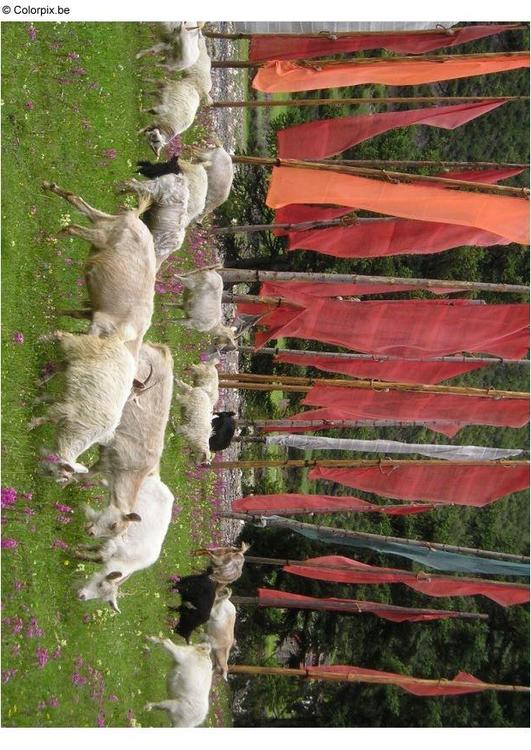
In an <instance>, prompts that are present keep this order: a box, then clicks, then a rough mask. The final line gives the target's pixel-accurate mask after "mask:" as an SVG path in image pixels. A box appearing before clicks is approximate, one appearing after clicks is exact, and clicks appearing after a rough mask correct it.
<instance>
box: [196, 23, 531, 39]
mask: <svg viewBox="0 0 531 750" xmlns="http://www.w3.org/2000/svg"><path fill="white" fill-rule="evenodd" d="M466 26H467V24H464V27H461V26H450V27H448V28H446V27H437V28H433V29H397V30H393V31H328V30H327V29H323V31H306V32H304V31H298V32H295V31H279V32H276V31H270V32H263V31H262V32H253V31H237V32H227V31H203V36H206V37H210V38H211V39H255V38H261V39H264V38H265V39H267V38H268V37H272V36H273V37H277V36H279V37H282V38H286V39H298V38H300V39H307V38H309V39H312V38H313V39H323V38H325V39H332V40H334V39H338V38H341V39H344V38H345V37H347V38H348V37H354V38H356V37H365V36H368V37H372V36H374V37H379V36H382V34H385V36H390V37H397V38H398V39H400V38H401V37H402V36H409V35H411V34H414V35H415V36H425V35H426V34H427V35H432V36H433V35H434V34H439V35H441V36H443V37H444V36H448V37H452V36H454V35H455V32H456V31H460V30H461V28H466ZM504 26H505V28H504V29H503V31H500V32H498V33H500V34H503V32H504V31H516V30H517V29H527V28H529V26H528V25H527V24H525V23H508V24H504Z"/></svg>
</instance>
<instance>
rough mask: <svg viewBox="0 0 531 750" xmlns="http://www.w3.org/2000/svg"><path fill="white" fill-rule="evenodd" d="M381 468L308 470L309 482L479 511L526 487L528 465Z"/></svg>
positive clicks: (441, 465)
mask: <svg viewBox="0 0 531 750" xmlns="http://www.w3.org/2000/svg"><path fill="white" fill-rule="evenodd" d="M415 464H418V465H412V464H408V465H407V466H400V465H399V464H395V465H387V466H386V465H381V466H376V467H372V466H368V467H363V468H351V469H348V468H345V469H343V468H326V467H323V466H316V467H314V468H313V469H311V471H310V473H309V475H308V476H309V479H320V480H323V479H324V480H328V481H331V482H338V483H339V484H342V485H343V486H345V487H352V488H353V489H356V490H363V491H364V492H372V493H374V494H376V495H380V496H381V497H387V498H393V499H395V500H407V501H409V502H412V501H420V502H423V503H437V504H441V505H471V506H475V507H477V508H482V507H484V506H485V505H488V504H489V503H492V502H494V501H495V500H499V499H500V498H502V497H505V496H506V495H510V494H511V493H513V492H520V491H521V490H525V489H527V488H528V487H529V465H528V464H527V463H524V464H521V463H516V462H513V463H512V462H507V463H505V464H496V463H495V464H492V465H491V466H474V465H470V466H457V465H455V464H452V463H447V464H446V463H444V464H443V463H441V464H431V465H428V464H426V463H424V462H423V461H417V462H415Z"/></svg>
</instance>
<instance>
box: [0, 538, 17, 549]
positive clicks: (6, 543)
mask: <svg viewBox="0 0 531 750" xmlns="http://www.w3.org/2000/svg"><path fill="white" fill-rule="evenodd" d="M17 546H18V542H17V540H16V539H2V549H14V548H15V547H17Z"/></svg>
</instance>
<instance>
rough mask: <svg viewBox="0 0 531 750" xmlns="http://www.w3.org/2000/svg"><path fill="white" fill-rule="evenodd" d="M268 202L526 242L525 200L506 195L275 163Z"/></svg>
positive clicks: (527, 203) (527, 227)
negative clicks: (337, 208)
mask: <svg viewBox="0 0 531 750" xmlns="http://www.w3.org/2000/svg"><path fill="white" fill-rule="evenodd" d="M266 203H267V205H268V206H269V207H270V208H280V207H281V206H285V205H288V204H290V203H316V204H327V205H343V206H350V207H351V208H357V209H364V210H366V211H374V212H376V213H381V214H390V215H391V216H398V217H401V218H405V219H416V220H422V221H433V222H439V223H443V224H457V225H459V226H470V227H475V228H476V229H482V230H484V231H487V232H491V233H492V234H496V235H499V236H503V237H506V238H507V239H509V240H511V242H519V243H521V244H529V201H528V200H526V198H514V197H512V196H507V195H491V194H486V193H475V192H467V191H462V190H456V189H450V188H448V189H444V190H441V189H440V187H434V186H433V185H425V184H414V183H413V184H407V183H398V184H394V183H390V182H384V181H382V180H377V179H369V178H367V177H358V176H357V175H352V174H346V173H344V172H332V171H329V170H326V169H304V168H295V167H274V168H273V174H272V178H271V182H270V185H269V192H268V194H267V201H266Z"/></svg>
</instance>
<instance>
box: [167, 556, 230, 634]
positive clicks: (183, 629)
mask: <svg viewBox="0 0 531 750" xmlns="http://www.w3.org/2000/svg"><path fill="white" fill-rule="evenodd" d="M211 570H212V569H211V568H208V569H207V570H205V571H203V573H199V574H196V575H191V576H185V577H184V578H181V579H180V581H177V583H174V584H173V586H172V588H173V589H174V590H175V591H178V592H179V594H180V595H181V604H180V605H179V606H178V607H170V609H171V610H173V611H175V612H179V614H180V617H179V622H178V623H177V625H176V626H175V627H174V629H173V630H174V632H175V633H177V634H178V635H180V636H181V637H182V638H184V639H185V641H186V642H187V643H189V642H190V636H191V635H192V632H193V631H194V630H195V629H196V628H198V627H199V626H200V625H204V623H205V622H207V620H208V618H209V617H210V611H211V609H212V606H213V604H214V602H215V600H216V592H217V590H218V588H219V587H218V584H217V583H216V582H215V581H214V580H212V578H211V577H210V575H209V574H210V573H211Z"/></svg>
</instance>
